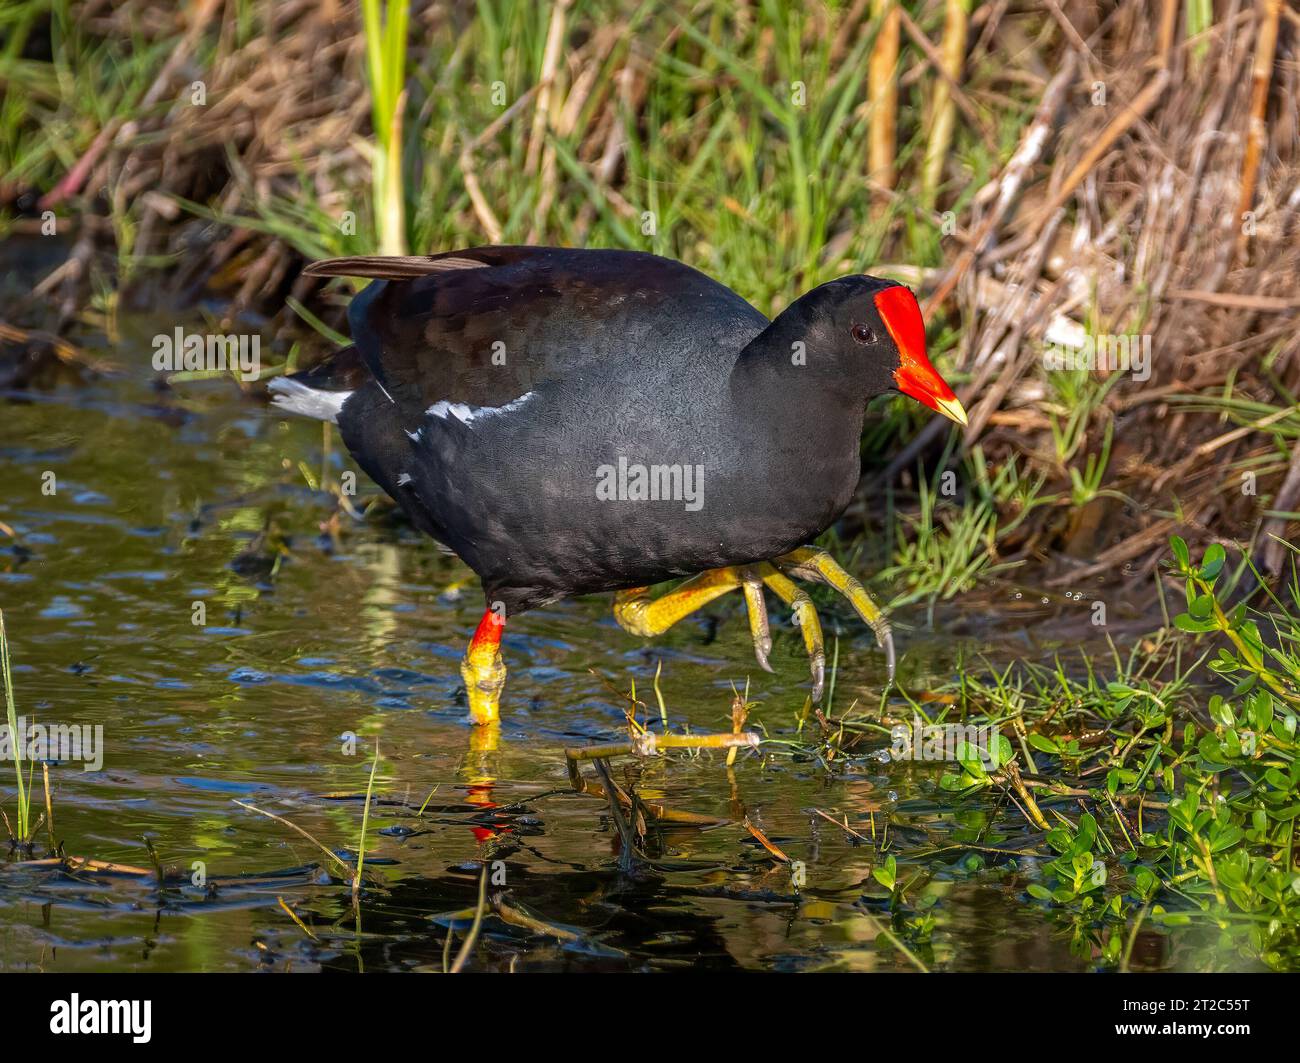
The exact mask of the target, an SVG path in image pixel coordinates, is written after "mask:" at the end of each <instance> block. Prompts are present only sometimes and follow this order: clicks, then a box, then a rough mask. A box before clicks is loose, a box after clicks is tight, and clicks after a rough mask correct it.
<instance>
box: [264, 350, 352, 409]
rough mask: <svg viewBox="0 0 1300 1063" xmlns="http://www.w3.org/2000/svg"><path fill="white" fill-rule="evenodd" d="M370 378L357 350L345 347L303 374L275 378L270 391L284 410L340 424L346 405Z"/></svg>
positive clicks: (270, 385)
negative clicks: (342, 410) (353, 393)
mask: <svg viewBox="0 0 1300 1063" xmlns="http://www.w3.org/2000/svg"><path fill="white" fill-rule="evenodd" d="M369 378H370V371H369V370H368V369H367V368H366V366H365V363H364V362H363V361H362V360H361V355H360V354H359V353H358V352H357V349H356V348H355V347H344V348H343V349H342V350H339V351H336V352H335V353H334V354H332V355H330V356H329V357H327V358H325V359H323V360H322V361H320V362H317V363H316V364H315V365H314V366H312V367H311V368H310V369H306V370H303V371H302V372H301V373H290V374H288V375H287V376H278V377H275V378H274V379H272V380H271V382H270V383H269V384H268V385H267V389H268V390H269V391H270V392H271V399H272V401H273V402H274V403H275V405H277V406H279V407H280V409H282V410H287V411H288V412H289V413H296V414H298V415H299V416H301V417H313V418H315V419H316V420H318V421H331V422H333V423H335V424H337V423H338V418H339V411H340V410H341V409H342V408H343V404H344V403H345V402H346V401H347V400H348V399H349V398H350V397H351V395H352V392H353V391H355V390H356V389H357V388H358V387H360V386H361V385H362V384H363V383H365V382H366V380H368V379H369Z"/></svg>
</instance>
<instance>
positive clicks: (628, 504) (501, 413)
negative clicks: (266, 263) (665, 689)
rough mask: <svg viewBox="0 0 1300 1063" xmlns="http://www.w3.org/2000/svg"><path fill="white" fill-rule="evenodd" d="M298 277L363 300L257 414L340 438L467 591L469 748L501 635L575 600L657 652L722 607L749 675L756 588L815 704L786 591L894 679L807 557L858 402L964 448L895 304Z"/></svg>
mask: <svg viewBox="0 0 1300 1063" xmlns="http://www.w3.org/2000/svg"><path fill="white" fill-rule="evenodd" d="M305 272H306V273H307V274H310V275H312V276H317V277H339V276H349V277H368V278H373V279H374V280H375V283H373V284H371V285H369V286H368V287H367V288H366V289H365V290H364V291H362V292H361V294H360V295H358V296H357V297H356V298H354V299H353V300H352V303H351V306H350V307H349V309H348V321H349V323H350V326H351V330H352V341H353V344H354V346H353V347H349V348H346V349H344V350H342V351H340V352H339V353H338V354H336V355H334V356H333V357H332V358H330V359H329V360H328V361H326V362H324V363H323V364H321V365H319V366H317V367H315V368H313V369H311V370H309V371H307V372H303V373H296V374H293V375H291V376H287V377H282V378H278V379H276V380H273V381H272V382H271V388H272V390H273V391H274V392H275V401H276V402H277V403H278V404H279V405H280V406H281V407H283V408H285V409H287V410H290V411H293V412H295V413H299V414H305V415H306V416H309V417H316V418H320V419H322V420H328V421H333V422H335V423H336V424H338V426H339V429H340V431H341V433H342V436H343V441H344V443H345V444H346V445H347V447H348V449H349V450H350V451H351V452H352V455H353V457H355V458H356V460H357V462H358V464H360V466H361V467H362V468H363V469H364V470H365V471H366V472H367V473H368V474H369V475H370V476H371V477H372V478H373V479H374V481H375V482H376V483H377V484H379V486H380V487H382V488H383V489H384V490H385V491H386V492H387V493H388V494H390V495H391V496H392V497H393V498H394V499H396V500H397V502H398V503H399V504H400V505H401V506H402V508H403V509H405V510H406V512H407V513H408V514H409V515H410V517H411V520H412V521H414V522H415V524H416V525H417V526H418V527H419V528H420V529H422V530H423V531H424V532H426V533H427V534H429V535H430V536H432V537H433V538H434V539H436V540H438V541H439V542H441V543H443V544H445V545H446V546H448V547H450V548H451V549H452V550H453V551H455V552H456V553H457V554H458V555H459V556H460V557H461V558H462V559H463V560H464V561H465V562H466V564H468V565H469V566H470V567H471V568H472V569H474V571H475V572H477V573H478V575H479V576H480V577H481V579H482V582H483V591H484V594H485V596H486V599H487V609H486V611H485V612H484V613H483V619H482V621H481V622H480V623H479V625H478V630H477V631H476V632H475V633H474V637H473V639H472V640H471V642H470V644H469V649H468V651H467V653H466V655H465V659H464V662H463V664H462V665H461V674H462V676H463V677H464V680H465V687H466V691H467V695H468V699H469V708H470V716H471V719H472V720H473V721H474V722H476V723H490V722H493V721H495V720H496V719H497V716H498V705H499V701H500V696H501V690H502V688H503V687H504V685H505V675H506V670H505V665H504V664H503V663H502V660H501V653H500V641H501V632H502V629H503V628H504V627H505V623H506V619H507V618H508V617H510V616H513V615H515V614H516V613H520V612H523V611H524V610H526V609H531V608H533V607H535V606H539V605H545V604H547V603H549V602H554V601H557V600H558V599H561V598H565V597H568V596H570V595H575V594H590V593H594V592H597V591H614V592H616V594H615V599H614V615H615V617H616V618H617V619H618V622H619V623H620V624H621V625H622V626H623V627H624V628H625V629H626V630H627V631H629V632H631V633H632V634H635V635H642V636H653V635H658V634H660V633H662V632H663V631H664V630H666V629H667V628H669V627H671V626H672V625H673V624H674V623H676V622H677V621H678V620H681V619H682V618H683V617H685V616H687V615H688V614H690V613H692V612H694V611H695V610H697V609H699V608H700V607H701V606H703V605H705V604H706V603H708V602H710V601H712V600H713V599H715V598H717V597H719V596H720V595H722V594H725V593H726V592H727V591H730V590H733V589H735V588H740V589H741V590H743V592H744V595H745V600H746V603H747V605H748V614H749V622H750V632H751V635H752V637H753V640H754V646H755V651H756V653H757V656H758V660H759V663H760V664H761V665H762V666H763V667H764V668H768V663H767V655H768V652H769V650H770V648H771V638H770V635H769V633H768V624H767V613H766V610H765V608H764V604H763V587H764V586H766V587H768V588H770V589H771V590H772V591H773V592H774V593H775V594H776V595H777V596H778V597H779V598H781V599H782V600H783V601H784V602H786V604H787V605H789V606H790V607H791V608H792V610H793V612H794V618H795V621H796V623H798V625H799V627H800V630H801V633H802V635H803V639H804V644H805V647H806V649H807V651H808V655H809V659H810V662H811V667H812V674H813V695H814V698H817V699H819V698H820V696H821V688H822V680H823V674H824V668H825V657H824V651H823V645H822V632H821V625H820V623H819V621H818V619H817V614H816V612H815V611H814V609H813V606H812V602H811V601H810V600H809V598H808V596H807V595H806V594H805V593H804V592H803V591H802V590H800V589H799V588H798V587H796V585H795V584H794V583H793V582H792V581H791V579H790V577H791V576H795V577H799V578H801V579H809V580H816V581H820V582H823V583H827V584H829V585H830V586H831V587H833V588H835V589H836V590H837V591H839V592H840V593H842V594H843V595H845V596H846V597H847V598H848V600H849V601H850V602H851V603H852V605H853V607H854V608H855V609H856V611H857V613H858V614H859V616H861V617H862V619H863V620H864V621H866V623H868V624H869V625H870V626H871V627H872V629H873V630H874V631H875V634H876V637H877V639H878V641H879V642H880V644H881V645H882V646H883V647H884V649H885V651H886V655H887V658H888V663H889V673H890V676H891V678H892V675H893V664H894V660H893V657H894V654H893V642H892V639H891V637H890V635H889V629H888V626H887V624H886V623H885V620H884V618H883V617H882V616H881V614H880V611H879V610H878V609H877V608H876V607H875V605H874V604H873V603H872V601H871V599H870V598H869V597H868V596H867V593H866V591H865V590H863V588H862V585H861V584H860V583H859V582H858V581H857V580H856V579H854V578H853V577H852V576H851V575H849V574H848V573H847V572H845V571H844V569H842V568H841V567H840V566H839V565H837V564H836V563H835V562H834V561H833V560H832V559H831V558H830V556H829V555H827V554H826V553H825V552H823V551H821V550H818V549H815V548H813V547H810V546H807V545H805V544H807V543H809V542H811V541H813V540H815V539H816V538H817V536H818V535H820V534H821V533H822V532H823V531H825V530H826V528H827V527H829V526H830V525H831V523H832V522H833V521H834V520H835V519H836V518H837V517H838V516H839V515H840V513H841V512H842V511H843V510H844V508H845V506H847V505H848V503H849V500H850V499H851V498H852V496H853V491H854V488H855V486H856V485H857V482H858V476H859V472H860V469H859V439H860V436H861V434H862V422H863V416H864V412H865V409H866V406H867V403H868V401H870V400H871V399H872V398H874V397H875V396H877V395H880V394H883V393H885V392H891V391H901V392H902V393H904V394H906V395H910V396H911V397H912V398H915V399H918V400H919V401H921V402H923V403H925V405H927V406H929V407H931V408H932V409H934V410H937V411H938V412H940V413H942V414H944V415H945V416H947V417H950V418H952V419H953V420H954V421H957V422H958V423H959V424H965V423H966V414H965V411H964V410H963V409H962V407H961V403H959V402H958V401H957V399H956V397H955V396H954V395H953V393H952V390H951V389H950V388H949V387H948V385H947V384H945V383H944V381H943V379H942V378H941V377H940V376H939V374H938V373H937V372H935V370H934V368H933V366H931V365H930V362H929V359H928V358H927V357H926V351H925V326H924V324H923V322H922V320H921V312H920V308H919V307H918V306H917V303H916V298H915V297H914V296H913V295H912V293H911V292H910V291H909V290H908V289H907V288H905V287H903V286H902V285H899V284H895V283H893V282H892V281H886V280H879V279H877V278H875V277H868V276H849V277H841V278H840V279H839V280H834V281H831V282H830V283H828V284H823V285H821V286H820V287H817V288H814V289H813V290H812V291H810V292H808V293H807V294H806V295H804V296H801V297H800V298H799V299H797V300H796V301H795V302H794V303H792V304H791V305H790V306H789V307H787V308H786V309H785V310H784V311H783V312H782V313H781V314H780V315H779V316H778V317H777V318H776V319H775V320H774V321H768V319H767V318H765V317H764V316H763V315H762V314H760V313H759V312H758V311H757V310H755V309H754V308H753V307H752V306H750V305H749V304H748V303H747V302H745V300H744V299H742V298H741V297H740V296H738V295H737V294H736V293H735V292H733V291H731V290H730V289H729V288H727V287H725V286H723V285H721V284H719V283H718V282H717V281H714V280H711V279H710V278H709V277H706V276H705V275H704V274H703V273H700V272H699V271H697V270H694V269H692V268H690V267H689V266H685V265H682V264H681V263H680V262H674V261H672V260H670V259H665V258H660V257H658V256H657V255H650V254H645V253H642V252H636V251H614V250H594V251H580V250H564V249H560V248H550V247H480V248H473V249H471V250H466V251H452V252H449V253H447V254H441V255H428V256H412V257H400V258H395V257H386V258H381V257H357V258H340V259H332V260H329V261H324V262H316V263H313V264H312V265H311V266H309V267H308V268H307V270H306V271H305ZM679 576H689V577H691V578H689V579H688V580H686V582H685V583H684V584H682V585H681V586H680V587H678V588H677V589H676V590H673V591H670V592H669V593H667V594H665V595H663V596H662V597H660V598H658V599H657V600H653V601H652V600H651V599H650V596H649V586H650V585H651V584H655V583H659V582H661V581H664V580H669V579H672V578H674V577H679ZM768 670H770V668H769V669H768Z"/></svg>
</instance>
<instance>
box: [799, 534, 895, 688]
mask: <svg viewBox="0 0 1300 1063" xmlns="http://www.w3.org/2000/svg"><path fill="white" fill-rule="evenodd" d="M776 563H777V564H778V565H780V566H781V567H782V568H783V569H784V570H785V571H787V572H789V573H790V574H791V575H793V576H797V577H799V578H800V579H806V580H809V581H811V582H815V583H824V584H826V586H828V587H831V588H833V589H834V590H837V591H839V592H840V594H842V595H844V597H845V598H847V599H848V600H849V604H850V605H852V606H853V609H854V611H855V612H856V613H857V614H858V616H859V617H861V618H862V621H863V623H865V624H866V625H867V626H868V627H869V628H871V631H872V633H873V634H874V635H875V636H876V643H877V645H879V646H880V648H881V649H882V650H884V651H885V669H886V673H887V676H888V679H887V682H886V684H885V685H886V687H888V686H892V685H893V682H894V672H895V668H896V665H897V659H896V656H895V652H894V636H893V633H892V632H891V631H890V630H889V621H888V620H886V619H885V615H884V613H882V612H881V611H880V608H879V606H877V605H876V603H875V602H873V601H872V600H871V595H869V594H868V593H867V590H866V588H865V587H863V586H862V584H861V583H859V582H858V580H857V579H855V578H854V577H853V576H851V575H850V574H849V573H848V572H846V571H845V570H844V569H843V568H841V567H840V566H839V565H838V564H837V563H836V561H835V559H834V558H832V557H831V555H830V554H828V553H827V552H826V551H825V550H818V549H816V548H815V547H811V546H805V547H801V548H800V549H798V550H792V551H791V552H790V553H788V554H785V555H783V556H781V557H778V558H777V559H776Z"/></svg>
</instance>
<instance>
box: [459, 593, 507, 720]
mask: <svg viewBox="0 0 1300 1063" xmlns="http://www.w3.org/2000/svg"><path fill="white" fill-rule="evenodd" d="M505 626H506V621H505V617H503V616H501V615H500V614H499V613H498V612H497V611H496V610H493V609H488V610H487V611H486V612H485V613H484V614H483V619H482V620H480V621H479V625H478V630H477V631H475V632H474V638H473V639H471V640H470V644H469V649H468V650H466V652H465V659H464V660H463V661H461V664H460V677H461V679H463V680H464V681H465V697H466V699H467V700H468V701H469V718H470V722H471V723H474V724H479V725H489V724H495V723H496V722H497V721H498V720H499V719H500V718H501V691H502V690H503V689H505V685H506V666H505V662H504V661H503V660H502V659H501V632H502V631H503V630H504V629H505Z"/></svg>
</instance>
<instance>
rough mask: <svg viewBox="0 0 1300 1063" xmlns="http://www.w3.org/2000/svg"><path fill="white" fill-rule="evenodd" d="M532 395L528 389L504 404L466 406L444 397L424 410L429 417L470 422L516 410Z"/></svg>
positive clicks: (462, 422)
mask: <svg viewBox="0 0 1300 1063" xmlns="http://www.w3.org/2000/svg"><path fill="white" fill-rule="evenodd" d="M532 397H533V393H532V392H531V391H530V392H528V393H527V394H524V395H520V396H519V398H517V399H513V400H511V401H510V402H507V403H506V404H505V405H504V406H467V405H465V403H463V402H448V401H446V399H444V400H442V401H441V402H435V403H434V404H433V405H432V406H430V407H429V408H428V409H427V410H425V411H424V412H425V413H426V414H427V415H428V416H430V417H441V418H442V419H443V420H444V421H445V420H447V419H448V418H452V417H454V418H455V419H456V420H458V421H460V422H461V424H471V423H472V422H473V421H474V420H476V419H477V418H480V417H500V416H501V415H502V414H504V413H510V412H511V411H512V410H517V409H519V407H520V406H522V405H523V404H524V403H526V402H527V401H528V400H529V399H531V398H532Z"/></svg>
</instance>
